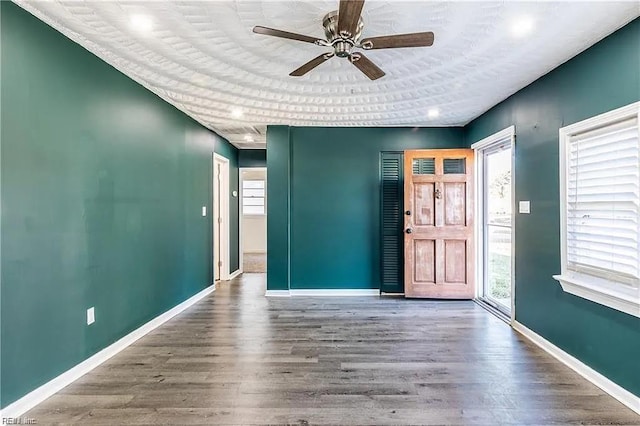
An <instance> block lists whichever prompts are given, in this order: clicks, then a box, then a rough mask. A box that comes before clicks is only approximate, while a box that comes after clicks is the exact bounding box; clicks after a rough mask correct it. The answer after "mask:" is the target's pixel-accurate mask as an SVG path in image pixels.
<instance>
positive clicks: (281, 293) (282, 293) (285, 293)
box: [264, 290, 291, 297]
mask: <svg viewBox="0 0 640 426" xmlns="http://www.w3.org/2000/svg"><path fill="white" fill-rule="evenodd" d="M264 295H265V296H267V297H289V296H291V295H290V294H289V290H267V291H266V292H265V293H264Z"/></svg>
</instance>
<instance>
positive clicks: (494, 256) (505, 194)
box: [484, 146, 512, 313]
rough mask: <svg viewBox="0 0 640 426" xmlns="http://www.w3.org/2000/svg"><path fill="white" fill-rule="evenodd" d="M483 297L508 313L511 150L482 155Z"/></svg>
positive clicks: (509, 304)
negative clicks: (483, 213) (483, 207)
mask: <svg viewBox="0 0 640 426" xmlns="http://www.w3.org/2000/svg"><path fill="white" fill-rule="evenodd" d="M484 171H485V173H484V177H485V179H484V197H485V199H484V201H485V203H484V204H485V215H484V216H485V224H484V225H485V226H484V239H485V242H484V243H485V259H484V261H485V268H484V270H485V283H484V297H485V299H486V300H487V301H489V302H490V303H492V304H493V305H495V306H496V307H497V308H499V309H500V310H502V311H503V312H505V313H509V311H510V310H511V255H512V254H511V226H512V224H511V217H512V214H511V213H512V212H511V208H512V200H511V173H512V171H511V148H510V146H506V147H502V148H499V149H496V150H492V151H490V152H487V153H485V156H484Z"/></svg>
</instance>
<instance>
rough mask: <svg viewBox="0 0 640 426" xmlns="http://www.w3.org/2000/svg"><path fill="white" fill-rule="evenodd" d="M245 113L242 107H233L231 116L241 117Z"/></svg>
mask: <svg viewBox="0 0 640 426" xmlns="http://www.w3.org/2000/svg"><path fill="white" fill-rule="evenodd" d="M243 115H244V112H243V111H242V109H240V108H232V109H231V116H232V117H233V118H240V117H242V116H243Z"/></svg>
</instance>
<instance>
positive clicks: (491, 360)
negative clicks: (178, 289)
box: [24, 274, 640, 425]
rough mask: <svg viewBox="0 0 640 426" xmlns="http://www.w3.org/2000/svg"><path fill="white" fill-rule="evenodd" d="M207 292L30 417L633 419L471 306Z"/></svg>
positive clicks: (260, 282) (225, 289)
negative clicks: (197, 301) (200, 298)
mask: <svg viewBox="0 0 640 426" xmlns="http://www.w3.org/2000/svg"><path fill="white" fill-rule="evenodd" d="M264 291H265V283H264V275H262V274H245V275H244V276H240V277H239V278H237V279H235V280H233V281H230V282H225V283H222V284H220V285H219V287H218V289H217V290H216V291H215V292H214V293H213V294H212V295H210V296H208V297H207V298H205V299H204V300H202V301H201V302H199V303H197V304H196V305H194V306H193V307H191V308H190V309H188V310H187V311H185V312H184V313H182V314H180V315H179V316H177V317H176V318H174V319H172V320H170V321H169V322H167V323H166V324H165V325H163V326H161V327H160V328H158V329H156V330H155V331H153V332H152V333H150V334H148V335H147V336H145V337H143V338H141V339H140V340H138V341H137V342H136V343H135V344H133V345H132V346H130V347H128V348H127V349H125V350H124V351H122V352H121V353H119V354H118V355H116V356H114V357H113V358H112V359H110V360H109V361H107V362H106V363H104V364H103V365H101V366H100V367H98V368H96V369H95V370H93V371H92V372H90V373H89V374H87V375H85V376H84V377H82V378H81V379H79V380H78V381H77V382H75V383H74V384H72V385H70V386H68V387H67V388H65V389H64V390H62V391H61V392H60V393H58V394H56V395H55V396H53V397H51V398H50V399H48V400H47V401H45V402H44V403H42V404H41V405H40V406H38V407H36V408H35V409H33V410H32V411H30V412H28V413H27V414H25V415H24V417H27V418H34V419H36V420H37V422H38V424H50V423H58V422H60V423H80V424H83V425H86V424H110V425H115V424H185V425H186V424H266V423H269V424H274V423H278V424H282V423H288V424H318V423H323V424H406V423H411V424H467V425H469V424H480V425H488V424H518V425H521V424H554V423H559V424H568V423H580V422H582V423H596V424H636V425H637V424H638V423H640V418H639V417H638V416H637V415H636V414H635V413H633V412H632V411H631V410H629V409H628V408H626V407H624V406H623V405H622V404H621V403H619V402H617V401H616V400H614V399H613V398H612V397H610V396H608V395H606V394H605V393H604V392H603V391H601V390H600V389H598V388H597V387H595V386H594V385H592V384H590V383H589V382H587V381H586V380H584V379H582V378H581V377H579V376H578V375H577V374H576V373H574V372H572V371H571V370H569V369H568V368H567V367H565V366H564V365H562V364H561V363H559V362H558V361H556V360H555V359H553V358H552V357H551V356H549V355H547V354H546V353H544V352H543V351H542V350H540V349H538V348H537V347H535V346H534V345H533V344H531V343H529V342H527V341H525V339H523V338H521V337H520V336H519V335H518V334H517V333H515V332H514V331H512V330H511V329H510V328H509V327H508V326H507V325H506V324H505V323H503V322H502V321H500V320H498V319H497V318H496V317H494V316H493V315H491V314H489V313H487V312H486V311H485V310H483V309H482V308H480V307H479V306H477V305H476V304H474V303H472V302H456V301H452V302H434V301H424V300H405V299H401V298H394V297H385V298H377V297H368V298H367V297H351V298H337V297H333V298H319V297H315V298H303V297H300V298H266V297H264V296H263V295H264Z"/></svg>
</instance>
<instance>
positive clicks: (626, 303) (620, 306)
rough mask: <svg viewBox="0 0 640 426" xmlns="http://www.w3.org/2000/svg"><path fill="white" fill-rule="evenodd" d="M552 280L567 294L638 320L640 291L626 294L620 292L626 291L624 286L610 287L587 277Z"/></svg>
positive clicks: (568, 276)
mask: <svg viewBox="0 0 640 426" xmlns="http://www.w3.org/2000/svg"><path fill="white" fill-rule="evenodd" d="M553 278H554V279H556V280H558V281H559V282H560V285H561V286H562V290H564V291H565V292H567V293H570V294H573V295H574V296H578V297H582V298H584V299H587V300H590V301H592V302H595V303H599V304H601V305H604V306H608V307H610V308H613V309H616V310H618V311H621V312H624V313H626V314H629V315H633V316H634V317H638V318H640V304H639V303H638V300H640V289H631V288H629V291H628V292H623V291H620V290H621V289H622V288H625V289H626V288H627V287H626V286H623V285H618V286H616V285H612V284H611V283H608V282H607V281H606V280H603V279H600V280H598V279H594V278H593V277H588V276H586V277H583V278H580V277H573V276H571V275H554V276H553ZM599 281H600V282H599ZM616 287H619V288H616Z"/></svg>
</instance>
